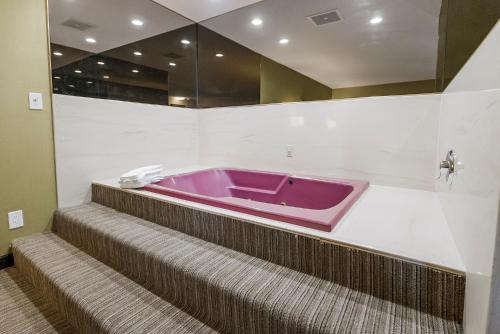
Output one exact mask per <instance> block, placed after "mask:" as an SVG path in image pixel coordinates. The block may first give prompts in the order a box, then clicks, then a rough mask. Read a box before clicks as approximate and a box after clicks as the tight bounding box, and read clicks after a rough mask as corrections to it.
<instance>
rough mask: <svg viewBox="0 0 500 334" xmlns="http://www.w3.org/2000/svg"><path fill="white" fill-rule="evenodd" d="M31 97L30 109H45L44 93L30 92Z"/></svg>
mask: <svg viewBox="0 0 500 334" xmlns="http://www.w3.org/2000/svg"><path fill="white" fill-rule="evenodd" d="M29 99H30V109H31V110H43V98H42V93H33V92H30V94H29Z"/></svg>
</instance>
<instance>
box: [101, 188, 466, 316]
mask: <svg viewBox="0 0 500 334" xmlns="http://www.w3.org/2000/svg"><path fill="white" fill-rule="evenodd" d="M92 200H93V201H94V202H96V203H99V204H102V205H104V206H107V207H109V208H113V209H115V210H117V211H120V212H124V213H127V214H130V215H133V216H135V217H139V218H142V219H145V220H148V221H151V222H154V223H157V224H159V225H162V226H165V227H168V228H172V229H174V230H177V231H180V232H183V233H186V234H188V235H191V236H194V237H196V238H199V239H202V240H205V241H209V242H212V243H215V244H218V245H221V246H224V247H227V248H230V249H233V250H236V251H239V252H243V253H246V254H248V255H251V256H255V257H258V258H261V259H263V260H266V261H270V262H273V263H276V264H279V265H282V266H286V267H288V268H291V269H294V270H297V271H301V272H303V273H306V274H310V275H313V276H316V277H319V278H322V279H325V280H329V281H332V282H334V283H337V284H340V285H343V286H346V287H348V288H350V289H354V290H357V291H361V292H364V293H368V294H370V295H373V296H375V297H378V298H382V299H384V300H388V301H390V302H393V303H397V304H400V305H403V306H407V307H410V308H413V309H416V310H418V311H420V312H424V313H428V314H431V315H434V316H437V317H440V318H444V319H448V320H453V321H458V322H460V323H461V322H462V319H463V308H464V291H465V276H464V275H461V274H457V273H452V272H448V271H445V270H439V269H436V268H432V267H429V266H425V265H422V264H416V263H412V262H409V261H405V260H401V259H396V258H392V257H388V256H384V255H381V254H376V253H371V252H368V251H365V250H360V249H356V248H351V247H348V246H346V245H340V244H333V243H327V242H324V241H321V240H317V239H313V238H309V237H305V236H300V235H295V234H293V233H290V232H286V231H281V230H277V229H273V228H269V227H264V226H261V225H257V224H252V223H249V222H246V221H242V220H238V219H233V218H228V217H225V216H221V215H217V214H214V213H209V212H204V211H200V210H196V209H192V208H187V207H184V206H181V205H177V204H173V203H168V202H165V201H161V200H159V199H155V198H151V197H146V196H141V195H139V194H137V193H132V192H128V191H122V190H120V189H115V188H110V187H106V186H103V185H99V184H93V185H92Z"/></svg>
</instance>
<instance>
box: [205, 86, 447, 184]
mask: <svg viewBox="0 0 500 334" xmlns="http://www.w3.org/2000/svg"><path fill="white" fill-rule="evenodd" d="M439 103H440V96H439V95H437V94H430V95H412V96H389V97H374V98H363V99H349V100H339V101H321V102H305V103H285V104H273V105H262V106H246V107H234V108H215V109H208V110H203V111H200V143H201V147H200V163H201V164H206V165H228V166H236V167H246V168H260V169H271V170H282V171H289V172H298V173H305V174H315V175H325V176H332V177H343V178H358V179H365V180H369V181H370V182H372V183H375V184H380V185H391V186H401V187H409V188H418V189H424V190H433V189H434V180H433V178H434V176H435V172H436V169H435V154H436V141H437V129H438V119H439ZM287 145H293V150H294V156H293V158H287V157H286V147H287Z"/></svg>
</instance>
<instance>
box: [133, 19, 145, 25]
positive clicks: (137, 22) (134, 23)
mask: <svg viewBox="0 0 500 334" xmlns="http://www.w3.org/2000/svg"><path fill="white" fill-rule="evenodd" d="M131 22H132V24H133V25H135V26H138V27H140V26H142V25H144V22H142V21H141V20H138V19H133V20H132V21H131Z"/></svg>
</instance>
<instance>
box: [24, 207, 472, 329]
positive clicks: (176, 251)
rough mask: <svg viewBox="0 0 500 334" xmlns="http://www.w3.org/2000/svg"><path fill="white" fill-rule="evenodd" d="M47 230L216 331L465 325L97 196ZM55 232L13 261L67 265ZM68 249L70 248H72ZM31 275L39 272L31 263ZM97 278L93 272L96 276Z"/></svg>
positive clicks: (71, 276) (76, 276) (67, 274)
mask: <svg viewBox="0 0 500 334" xmlns="http://www.w3.org/2000/svg"><path fill="white" fill-rule="evenodd" d="M54 230H55V231H56V233H57V235H58V236H60V237H62V238H64V239H65V240H67V241H68V242H70V243H71V244H74V245H76V246H78V247H79V248H81V249H82V250H84V251H86V252H88V253H89V254H90V255H92V256H93V257H95V258H97V259H99V260H100V261H102V262H104V263H106V264H107V265H109V266H111V267H113V268H115V269H117V270H118V271H120V272H122V273H124V274H125V275H127V276H129V277H130V278H132V279H133V280H135V281H136V282H139V283H140V284H142V285H143V286H145V287H147V288H148V289H150V290H151V291H153V292H155V293H156V294H158V295H160V296H162V297H164V298H165V299H166V300H168V301H169V302H171V303H172V304H175V305H177V306H178V307H179V308H182V309H183V310H184V311H185V312H187V313H189V314H191V315H193V316H195V317H196V318H198V319H200V320H201V321H203V322H205V323H207V324H209V325H210V326H211V327H213V328H216V329H217V330H219V331H221V332H226V333H398V334H399V333H461V332H462V328H461V325H460V324H459V323H458V322H454V321H450V320H445V319H442V318H439V317H436V316H432V315H429V314H427V313H423V312H419V311H417V310H415V309H413V308H408V307H405V306H402V305H400V304H396V303H392V302H389V301H387V300H384V299H380V298H377V297H374V296H372V295H369V294H366V293H363V292H360V291H356V290H353V289H349V288H347V287H344V286H342V285H339V284H336V283H334V282H331V281H328V280H323V279H321V278H318V277H315V276H312V275H308V274H305V273H301V272H298V271H295V270H292V269H290V268H287V267H283V266H280V265H277V264H274V263H272V262H268V261H264V260H262V259H259V258H256V257H252V256H249V255H247V254H244V253H240V252H237V251H234V250H231V249H228V248H225V247H222V246H219V245H216V244H212V243H209V242H206V241H203V240H201V239H198V238H194V237H191V236H189V235H187V234H183V233H180V232H178V231H175V230H172V229H168V228H166V227H163V226H160V225H158V224H154V223H151V222H148V221H145V220H142V219H139V218H135V217H133V216H129V215H125V214H121V213H117V212H116V211H114V210H112V209H109V208H106V207H103V206H100V205H98V204H95V203H91V204H88V205H83V206H79V207H75V208H70V209H64V210H60V211H58V212H56V215H55V219H54ZM56 240H57V239H56V237H55V236H54V235H45V236H42V237H38V238H30V239H27V240H25V241H19V242H16V243H15V245H14V249H15V258H16V261H17V260H18V258H19V257H21V258H24V259H26V260H27V259H28V258H30V259H36V262H37V267H40V268H58V267H59V266H64V267H67V266H68V264H67V263H66V262H67V260H64V259H63V258H60V257H59V256H58V255H57V256H55V255H53V256H50V254H56V253H58V252H61V251H63V250H64V251H67V250H68V249H70V247H69V245H67V246H64V247H62V246H60V245H59V243H56ZM52 244H55V245H56V246H54V245H52ZM59 248H61V249H62V250H58V249H59ZM71 253H72V254H74V255H75V256H76V252H75V251H71ZM79 257H82V256H80V255H79ZM86 261H88V260H86ZM24 262H25V261H24V260H23V267H24V268H29V267H30V265H29V263H24ZM44 270H45V269H44ZM49 270H50V271H51V275H50V277H49V278H48V279H47V280H46V282H45V283H44V284H45V285H51V284H52V283H51V282H50V280H55V279H57V282H58V283H57V284H63V285H65V284H66V283H65V281H66V280H70V281H71V282H72V283H71V284H75V285H78V284H80V285H81V284H82V281H85V280H87V279H90V280H92V277H87V276H88V275H84V274H86V273H80V272H78V273H75V272H74V270H75V271H77V268H73V269H72V267H71V266H69V267H68V268H67V269H66V268H65V269H64V276H63V275H61V273H62V272H61V271H60V270H57V269H49ZM30 274H33V275H36V270H33V271H31V272H30ZM82 275H83V276H82ZM103 279H104V278H102V277H100V278H99V281H101V280H103ZM95 284H97V281H96V283H95ZM103 284H104V283H103ZM69 288H70V287H69V286H68V289H69ZM93 290H94V289H92V291H93ZM92 291H88V293H92ZM80 294H81V295H82V296H83V295H85V294H84V293H83V292H80ZM138 326H140V325H138Z"/></svg>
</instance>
